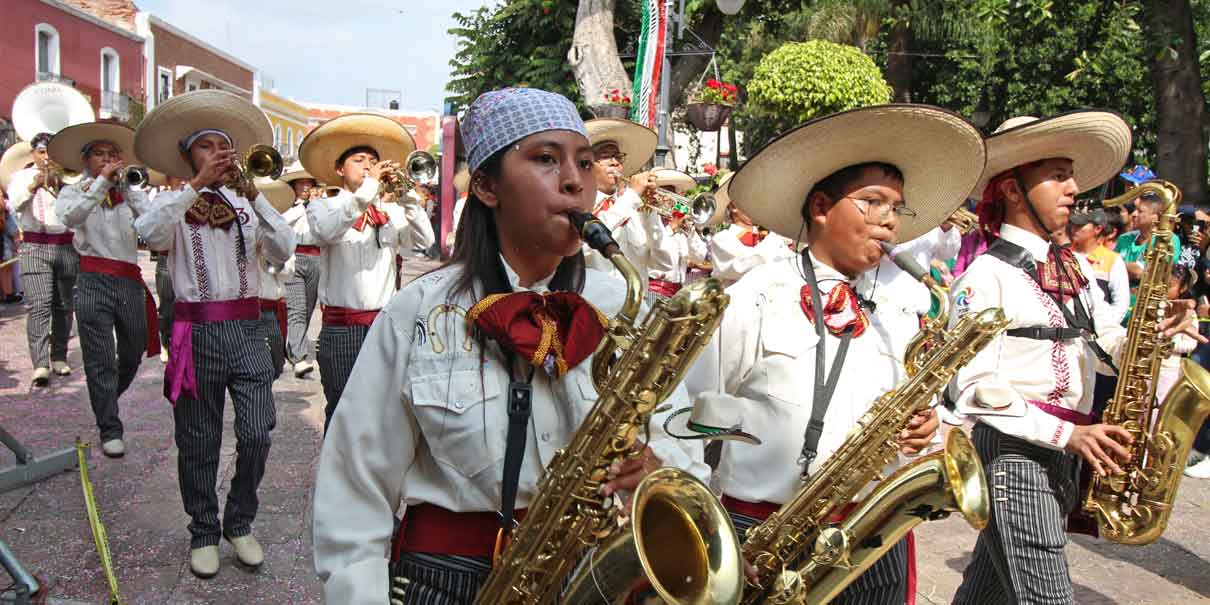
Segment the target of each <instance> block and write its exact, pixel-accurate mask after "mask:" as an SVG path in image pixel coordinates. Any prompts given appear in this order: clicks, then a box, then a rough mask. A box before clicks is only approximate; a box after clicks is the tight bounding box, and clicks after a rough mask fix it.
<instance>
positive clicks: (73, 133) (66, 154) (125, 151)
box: [46, 122, 138, 172]
mask: <svg viewBox="0 0 1210 605" xmlns="http://www.w3.org/2000/svg"><path fill="white" fill-rule="evenodd" d="M93 141H107V142H109V143H113V144H114V145H116V146H117V147H118V151H119V152H120V153H121V154H122V159H123V160H125V161H126V163H127V164H130V165H134V164H137V163H138V162H137V161H136V160H135V155H134V129H133V128H131V127H129V126H127V125H125V124H115V123H113V122H88V123H86V124H76V125H75V126H68V127H67V128H64V129H63V130H60V131H59V132H58V133H57V134H55V136H54V137H52V138H51V140H50V144H49V145H47V146H46V153H47V155H49V156H50V159H52V160H54V161H55V162H58V163H59V165H60V166H62V167H64V168H66V169H67V170H70V171H72V172H84V146H85V145H87V144H89V143H92V142H93Z"/></svg>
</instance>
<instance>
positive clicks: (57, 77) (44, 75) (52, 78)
mask: <svg viewBox="0 0 1210 605" xmlns="http://www.w3.org/2000/svg"><path fill="white" fill-rule="evenodd" d="M36 77H37V80H38V81H39V82H58V83H60V84H66V85H68V86H75V85H76V81H75V80H73V79H71V78H66V77H63V75H62V74H56V73H51V72H49V71H40V72H38V74H37V76H36Z"/></svg>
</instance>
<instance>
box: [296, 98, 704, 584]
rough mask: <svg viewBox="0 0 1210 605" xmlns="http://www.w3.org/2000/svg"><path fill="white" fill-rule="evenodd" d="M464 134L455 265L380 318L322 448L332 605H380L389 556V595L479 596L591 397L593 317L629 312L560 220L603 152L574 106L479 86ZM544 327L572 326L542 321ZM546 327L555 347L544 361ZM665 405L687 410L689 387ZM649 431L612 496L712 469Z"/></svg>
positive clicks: (323, 532) (321, 540)
mask: <svg viewBox="0 0 1210 605" xmlns="http://www.w3.org/2000/svg"><path fill="white" fill-rule="evenodd" d="M539 118H540V119H539ZM462 135H463V140H464V141H465V142H466V148H467V152H468V154H469V156H470V157H469V160H470V170H471V174H472V181H471V188H470V197H469V198H468V200H467V203H466V208H465V210H464V214H463V217H462V223H461V225H460V227H459V228H460V231H461V232H460V234H459V237H458V240H457V241H458V244H457V246H456V248H455V251H454V256H453V259H452V260H451V261H450V262H449V263H447V264H446V265H445V266H443V267H442V268H440V269H437V270H435V271H433V272H431V273H428V274H427V275H424V276H422V277H420V278H418V279H416V280H415V281H413V282H412V283H410V284H408V285H407V286H406V287H404V289H403V290H402V291H401V292H400V293H399V295H398V296H396V297H395V298H394V299H393V300H392V301H391V302H390V303H389V304H388V305H387V306H386V308H385V309H383V312H382V314H381V316H380V317H379V319H378V321H377V322H375V324H374V326H373V328H371V330H370V334H369V336H368V338H367V339H366V343H365V346H364V348H363V350H362V354H361V356H360V357H359V359H358V361H357V365H356V367H355V368H354V370H353V376H352V379H351V380H350V381H349V386H348V388H347V389H346V391H345V393H344V397H343V399H342V400H341V402H340V405H339V407H338V408H337V410H336V414H335V416H334V417H333V419H332V423H331V425H330V427H329V432H328V435H327V438H326V439H325V441H324V445H323V451H322V454H321V456H320V467H319V474H318V477H317V480H316V491H315V510H314V532H313V535H314V539H315V562H316V568H317V570H318V572H319V575H320V578H321V579H322V580H323V581H324V593H325V596H326V598H327V601H328V602H331V603H348V604H353V605H361V604H369V603H377V604H383V605H385V604H386V603H387V597H388V595H387V586H388V559H387V558H386V557H385V556H384V553H386V552H388V550H390V551H391V552H392V553H393V555H394V558H396V560H397V561H398V563H397V566H396V567H395V568H394V569H391V570H390V572H389V573H390V574H391V575H402V576H405V577H406V578H409V579H410V580H411V583H410V584H409V585H408V586H407V588H406V594H405V595H404V596H402V597H396V598H399V599H400V600H401V601H402V602H403V603H408V604H416V603H425V604H441V605H449V604H465V603H470V602H472V601H473V599H474V597H475V593H476V591H477V590H478V588H479V586H480V585H481V584H482V582H483V581H484V580H485V579H486V576H487V574H488V572H489V570H490V566H491V562H490V561H491V559H490V557H491V552H492V549H493V546H494V545H495V539H496V531H497V529H498V528H499V527H500V526H501V517H500V513H498V512H497V511H499V510H500V509H501V508H503V509H505V510H507V511H508V512H509V514H512V511H513V505H512V504H511V503H509V504H503V503H502V490H503V487H502V484H504V483H505V482H507V483H508V484H509V485H515V487H516V502H515V508H516V509H524V508H525V506H526V505H527V503H528V502H530V501H531V499H532V498H533V497H534V495H535V488H536V486H537V483H538V479H539V477H540V476H541V474H542V470H543V468H545V467H546V466H547V465H548V464H549V463H550V460H551V457H552V456H553V455H554V454H555V452H556V451H558V449H559V448H560V447H563V446H564V445H565V444H566V443H567V442H568V441H569V439H570V438H571V436H572V434H573V433H574V431H575V430H576V427H577V426H578V425H579V423H580V421H581V419H582V418H583V417H584V416H585V415H586V413H587V412H588V410H589V409H590V408H591V406H592V405H593V404H594V403H595V401H596V399H597V393H596V389H595V387H594V385H593V381H592V378H591V366H592V363H591V361H592V360H591V356H592V352H593V350H594V349H595V347H596V345H597V343H598V341H599V338H600V336H601V332H600V328H601V326H602V325H603V324H602V323H601V322H602V321H603V318H602V317H601V316H600V315H599V314H602V313H603V314H606V315H608V314H612V313H614V312H615V311H617V310H618V309H619V308H620V306H621V304H622V299H623V296H624V288H623V286H622V284H621V283H620V282H619V281H618V280H615V279H612V278H610V277H608V276H606V275H604V274H602V273H599V272H597V271H594V270H591V269H587V270H586V269H585V267H584V259H583V256H582V255H581V253H580V250H581V248H580V238H579V236H578V234H577V232H576V230H575V228H574V227H572V226H571V224H570V222H569V220H568V218H567V217H566V215H565V213H566V212H567V211H568V210H571V209H577V210H580V211H588V210H590V209H591V208H592V204H593V197H594V181H593V151H592V148H591V147H590V146H589V139H588V138H587V135H586V133H585V129H584V123H583V122H582V121H581V120H580V117H579V114H578V112H577V111H576V108H575V105H573V104H572V103H571V102H570V101H568V100H567V99H566V98H564V97H562V96H560V95H556V94H554V93H549V92H545V91H541V90H534V89H526V88H514V89H504V90H499V91H495V92H489V93H485V94H483V95H481V96H480V97H479V98H478V99H477V100H476V101H475V102H474V103H472V104H471V106H470V108H469V109H468V110H467V112H466V117H465V118H464V119H463V121H462ZM542 301H550V302H552V303H553V302H555V301H560V302H559V303H558V304H552V305H544V304H542ZM598 309H599V311H598ZM550 314H554V315H557V317H551V316H550ZM572 318H576V320H575V321H572ZM550 320H553V322H554V324H555V325H559V326H566V325H569V324H568V322H570V323H574V324H575V325H576V327H573V328H570V329H568V328H553V330H552V329H550V328H547V329H545V330H543V329H540V328H536V325H537V323H549V322H550ZM564 320H566V321H564ZM531 322H536V323H531ZM472 326H475V327H477V328H479V329H477V330H472V328H471V327H472ZM526 326H529V327H535V328H536V329H533V330H531V329H528V328H527V327H526ZM564 330H567V331H568V333H563V331H564ZM540 332H546V336H547V337H552V338H555V339H558V341H559V342H561V343H562V346H561V347H559V346H557V347H556V348H555V350H556V351H560V352H561V353H551V354H550V355H549V356H548V357H547V358H546V361H545V362H542V363H539V364H538V366H537V367H535V366H533V365H530V364H531V363H532V359H531V358H532V357H533V355H534V354H536V350H535V347H537V346H538V345H539V340H540V339H541V338H542V334H540ZM488 338H491V339H492V342H487V339H488ZM527 379H528V381H529V384H530V388H531V389H532V391H531V392H532V405H531V412H532V416H531V420H530V421H529V422H525V423H522V424H521V425H520V426H522V427H527V428H523V429H521V431H520V433H512V432H511V431H510V430H509V416H508V413H507V411H506V409H505V408H506V407H507V406H506V405H505V397H506V396H505V394H504V393H505V392H508V391H511V390H512V388H511V387H510V383H515V382H517V381H526V380H527ZM506 387H510V388H508V389H506ZM522 388H523V387H522ZM672 399H673V400H675V401H677V402H680V403H682V404H683V403H685V402H687V398H686V396H685V394H684V391H683V390H680V391H678V392H676V393H674V394H673V397H672ZM529 427H532V430H529ZM656 427H657V425H655V423H654V421H653V428H652V431H651V439H652V440H651V442H650V446H649V448H647V449H646V450H644V453H643V455H642V456H641V457H640V458H637V459H634V460H631V461H629V462H627V463H626V464H624V465H621V466H620V467H619V468H617V469H616V471H617V472H616V477H615V478H614V479H612V480H611V481H609V482H608V483H607V484H606V487H605V493H604V495H605V496H610V495H612V494H614V493H615V492H617V491H619V490H629V489H632V488H633V487H634V486H636V485H637V483H638V481H639V480H640V479H641V478H642V477H643V476H644V475H645V474H646V473H647V472H649V471H650V470H654V469H655V468H657V467H659V466H660V465H661V464H669V465H673V466H677V467H680V468H685V469H688V470H690V471H691V472H694V474H695V475H697V476H699V477H703V476H704V475H705V474H706V473H707V472H708V469H707V467H706V466H705V465H704V464H702V463H701V449H700V447H697V445H696V444H692V445H691V444H682V443H680V442H677V441H674V440H671V439H668V438H667V437H666V436H662V434H661V433H660V432H659V431H658V430H657V428H656ZM506 434H507V435H509V437H508V439H509V440H511V439H512V436H513V435H516V436H517V437H518V438H519V439H520V440H521V441H522V442H524V443H525V444H526V445H525V447H524V452H523V453H521V456H520V458H521V460H519V461H517V465H518V466H517V467H516V468H517V469H518V474H517V475H513V476H507V477H506V476H505V475H504V474H503V473H504V470H503V469H505V468H509V467H510V464H508V463H506V462H505V461H504V457H505V443H506ZM519 453H520V452H519ZM510 460H512V458H510ZM401 506H406V511H405V514H404V518H403V520H402V524H401V525H400V530H399V531H398V532H397V533H393V532H394V525H395V513H396V511H398V510H400V508H401ZM393 535H394V540H392V536H393Z"/></svg>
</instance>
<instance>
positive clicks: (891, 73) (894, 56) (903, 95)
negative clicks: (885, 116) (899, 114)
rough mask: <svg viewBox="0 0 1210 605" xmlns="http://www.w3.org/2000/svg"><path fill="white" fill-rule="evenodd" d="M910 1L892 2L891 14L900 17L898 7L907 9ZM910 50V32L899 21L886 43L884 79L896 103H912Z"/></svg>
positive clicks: (895, 0) (905, 23)
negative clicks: (892, 91) (889, 86)
mask: <svg viewBox="0 0 1210 605" xmlns="http://www.w3.org/2000/svg"><path fill="white" fill-rule="evenodd" d="M910 4H911V0H892V2H891V14H893V15H896V16H902V13H901V12H900V7H904V8H906V7H908V6H909V5H910ZM911 49H912V31H911V30H910V29H908V25H907V22H905V21H904V20H903V19H899V20H897V21H896V22H895V26H894V27H893V28H892V29H891V36H890V39H889V40H888V41H887V57H886V79H887V82H888V83H889V84H890V85H891V88H893V89H894V97H893V98H892V100H893V101H895V102H896V103H911V102H912V57H911V56H910V55H909V54H908V53H910V52H911Z"/></svg>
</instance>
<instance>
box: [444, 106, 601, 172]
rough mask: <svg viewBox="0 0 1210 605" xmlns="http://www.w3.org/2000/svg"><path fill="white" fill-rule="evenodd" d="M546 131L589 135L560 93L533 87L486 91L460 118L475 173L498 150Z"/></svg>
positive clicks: (575, 112)
mask: <svg viewBox="0 0 1210 605" xmlns="http://www.w3.org/2000/svg"><path fill="white" fill-rule="evenodd" d="M548 130H570V131H572V132H578V133H580V134H581V135H584V138H585V139H587V138H588V131H587V130H585V129H584V120H582V119H580V112H579V111H577V110H576V106H575V104H573V103H572V102H571V101H568V100H567V97H564V96H563V95H560V94H555V93H553V92H547V91H545V90H538V89H536V88H505V89H502V90H494V91H492V92H485V93H483V94H481V95H479V98H478V99H475V102H474V103H471V106H470V108H468V109H467V110H466V115H465V116H463V118H462V142H463V143H464V144H465V145H466V150H467V156H468V158H467V164H468V165H469V167H470V170H471V171H472V172H474V171H475V170H476V169H477V168H479V166H480V165H482V164H483V162H484V161H486V160H487V158H490V157H492V155H494V154H495V153H496V152H497V151H500V150H501V149H504V148H505V147H508V146H509V145H511V144H513V143H516V142H517V141H520V140H521V139H524V138H525V137H527V136H529V135H531V134H534V133H538V132H546V131H548Z"/></svg>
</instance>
